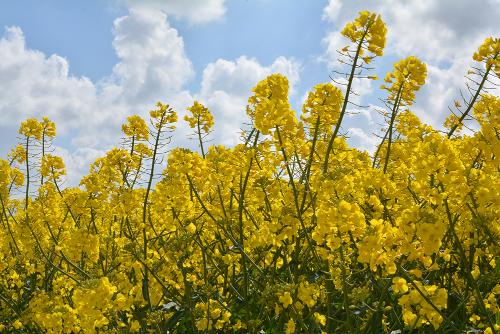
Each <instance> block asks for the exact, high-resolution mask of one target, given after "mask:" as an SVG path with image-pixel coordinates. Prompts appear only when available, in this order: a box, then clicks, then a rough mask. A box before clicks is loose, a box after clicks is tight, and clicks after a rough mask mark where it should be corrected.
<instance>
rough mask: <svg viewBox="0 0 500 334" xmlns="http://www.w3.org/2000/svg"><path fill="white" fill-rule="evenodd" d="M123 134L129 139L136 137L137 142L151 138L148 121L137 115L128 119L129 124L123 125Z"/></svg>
mask: <svg viewBox="0 0 500 334" xmlns="http://www.w3.org/2000/svg"><path fill="white" fill-rule="evenodd" d="M122 132H123V133H124V134H125V135H126V136H127V137H130V138H132V137H134V139H135V140H147V139H148V138H149V130H148V126H147V124H146V121H144V119H143V118H142V117H140V116H137V115H133V116H129V117H127V123H125V124H123V125H122Z"/></svg>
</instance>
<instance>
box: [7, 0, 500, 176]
mask: <svg viewBox="0 0 500 334" xmlns="http://www.w3.org/2000/svg"><path fill="white" fill-rule="evenodd" d="M499 8H500V2H499V1H498V0H479V1H473V0H469V1H465V0H441V1H437V0H407V1H396V0H376V1H375V0H373V1H370V0H363V1H361V0H350V1H347V0H345V1H342V0H329V1H327V0H321V1H320V0H293V1H290V0H227V1H225V0H141V1H139V0H109V1H105V0H88V1H78V2H77V1H63V0H46V1H36V0H17V1H2V2H0V29H2V30H0V57H1V59H4V61H3V65H1V64H0V83H1V84H2V87H5V88H6V89H3V90H2V91H3V92H0V155H1V156H2V157H5V156H6V154H7V153H8V150H9V148H11V147H13V146H14V145H15V144H16V130H17V127H18V125H19V122H20V121H21V120H23V119H25V118H28V117H41V116H43V115H48V116H49V117H51V118H52V119H54V120H55V121H56V122H57V125H58V128H59V136H58V139H57V140H56V142H55V148H56V151H57V153H59V154H61V155H63V157H64V158H65V160H66V163H67V165H68V169H69V173H73V174H74V176H73V179H72V180H70V181H71V182H76V180H77V178H78V177H79V176H81V175H82V174H84V173H85V172H86V171H87V169H88V167H87V166H88V163H89V162H90V161H92V160H93V159H95V158H96V157H97V156H99V155H101V154H103V153H104V151H105V150H106V149H109V148H110V147H112V146H113V145H116V144H118V143H119V136H120V133H119V129H120V124H121V123H122V122H123V121H124V119H125V118H126V116H128V115H130V114H141V115H146V114H147V111H148V110H149V109H150V108H151V107H152V106H153V103H154V102H155V101H156V100H161V101H163V102H167V103H171V104H172V105H173V106H174V107H175V108H176V109H177V111H178V113H179V114H180V115H182V114H183V113H184V112H185V108H186V107H187V106H188V105H190V104H191V103H192V101H193V100H194V99H199V100H201V101H202V102H204V103H205V104H207V105H208V106H209V107H210V109H211V110H212V112H213V113H214V115H215V119H216V123H217V126H216V129H215V133H214V135H213V139H214V142H220V143H224V144H227V145H231V144H234V143H235V142H236V140H237V136H234V135H231V133H233V132H235V131H237V130H238V128H239V124H240V123H241V122H244V121H245V119H246V117H245V111H244V105H245V101H246V99H247V98H248V95H249V94H250V88H251V87H252V86H254V85H255V83H256V82H257V81H258V80H260V79H262V78H263V77H265V76H266V75H268V74H270V73H273V72H276V71H278V72H282V73H284V74H286V75H288V77H289V79H290V82H291V86H292V90H291V96H290V98H291V102H292V105H293V107H294V108H296V109H297V110H300V105H301V100H302V99H303V97H304V95H305V94H306V93H307V91H308V90H309V89H312V87H313V86H314V85H315V84H316V83H320V82H326V81H328V80H329V75H330V74H332V70H333V69H340V68H339V67H338V66H339V64H338V63H337V62H336V53H335V49H337V48H339V47H342V46H344V45H347V41H346V40H345V39H343V38H342V37H341V35H340V33H339V30H341V28H342V27H343V25H344V24H345V23H346V22H347V21H350V20H352V19H353V18H355V17H356V15H357V12H358V11H359V10H363V9H368V10H372V11H376V12H378V13H380V14H381V15H382V18H383V20H384V21H385V22H386V23H387V25H388V29H389V34H388V43H387V48H386V51H385V55H384V56H383V57H382V58H380V59H378V60H377V61H376V62H375V64H374V65H375V66H376V70H375V71H374V73H375V74H378V75H379V77H382V78H383V76H384V74H385V72H386V71H388V70H390V69H391V66H392V63H393V62H394V61H396V60H398V59H400V58H403V57H406V56H410V55H414V56H417V57H420V58H421V59H422V60H424V61H425V62H426V63H427V65H428V68H429V77H428V84H427V86H426V87H425V88H424V89H422V90H421V91H420V92H419V94H418V95H417V101H416V105H415V107H414V108H413V110H414V111H415V112H416V113H417V114H418V115H419V116H420V117H421V118H422V119H423V120H424V121H425V122H427V123H430V124H431V125H433V126H435V127H439V126H440V124H442V121H443V119H444V118H445V117H446V116H447V111H446V110H447V106H448V105H450V104H452V103H453V100H454V99H455V98H457V97H458V96H459V89H460V87H463V76H464V75H465V73H466V72H467V67H468V66H470V64H471V55H472V53H473V52H474V50H475V49H476V48H477V46H478V45H479V44H480V43H481V42H482V40H484V38H485V37H487V36H492V35H493V36H496V37H498V36H499V25H498V23H497V22H496V21H497V19H498V17H500V10H499ZM379 85H380V82H369V81H360V82H357V83H355V87H354V89H355V90H356V91H358V92H359V93H362V94H363V97H361V98H360V99H359V100H358V101H357V102H359V103H362V104H366V105H370V106H371V107H370V108H367V109H363V110H360V111H359V112H360V114H358V115H356V116H352V117H348V119H347V120H346V123H345V125H344V128H345V129H344V130H345V131H347V132H348V133H349V135H350V137H351V139H350V142H351V143H352V144H353V145H356V146H358V147H360V148H362V149H368V150H369V149H372V148H373V146H374V144H375V143H376V142H377V138H376V137H375V136H373V133H374V132H377V131H378V130H379V129H380V126H379V125H378V124H377V123H378V122H379V121H380V120H379V119H378V118H377V113H376V112H375V109H376V106H377V105H379V104H380V103H377V99H378V98H379V97H383V95H382V93H381V92H380V90H379V89H378V87H379ZM187 132H188V130H187V129H186V128H185V127H183V126H180V128H179V131H178V133H177V134H176V140H175V144H177V145H184V146H190V145H191V144H190V143H189V142H188V141H187V139H185V135H186V134H187Z"/></svg>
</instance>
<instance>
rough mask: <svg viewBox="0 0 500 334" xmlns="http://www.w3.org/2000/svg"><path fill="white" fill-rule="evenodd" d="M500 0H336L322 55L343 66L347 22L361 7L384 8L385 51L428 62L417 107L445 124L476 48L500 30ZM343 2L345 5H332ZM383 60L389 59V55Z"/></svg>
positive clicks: (433, 121) (428, 119)
mask: <svg viewBox="0 0 500 334" xmlns="http://www.w3.org/2000/svg"><path fill="white" fill-rule="evenodd" d="M498 3H499V2H498V1H497V0H478V1H465V0H460V1H456V0H442V1H434V0H408V1H404V2H401V1H397V0H379V1H366V2H344V5H343V6H339V5H338V0H330V2H329V4H328V5H327V6H326V7H325V8H324V12H323V15H324V16H326V17H325V19H326V20H328V21H331V22H333V24H332V28H331V30H330V31H328V32H327V34H326V36H325V38H324V39H323V41H322V43H323V45H324V50H325V51H324V54H323V55H322V56H321V57H320V60H321V61H324V62H326V64H327V66H328V68H329V69H330V70H332V69H338V67H339V66H341V65H340V64H339V63H338V61H337V58H338V57H337V56H338V54H337V50H338V49H339V48H341V47H343V46H345V45H346V44H347V43H348V41H347V39H345V38H344V37H343V36H341V34H340V30H341V29H342V28H343V26H344V25H345V23H346V22H348V21H351V20H353V19H354V18H355V17H356V16H357V15H358V11H360V10H370V11H373V12H376V13H379V14H381V16H382V19H383V20H384V22H386V24H387V27H388V35H387V47H386V49H385V57H387V56H392V57H394V56H395V57H398V58H403V57H408V56H417V57H419V58H421V59H422V60H423V61H425V62H426V63H427V65H428V79H427V84H426V85H425V86H424V87H423V88H422V90H421V91H420V92H418V94H417V100H416V104H415V106H414V107H413V109H414V110H415V112H416V113H417V115H418V116H420V117H422V120H423V121H425V122H427V123H429V124H431V125H433V126H435V127H441V124H442V121H443V120H444V118H445V117H446V116H447V115H448V114H449V111H448V105H450V104H452V103H453V100H454V99H456V98H458V97H459V89H460V88H463V86H464V78H463V76H464V75H465V74H466V72H467V70H468V67H469V65H470V64H471V61H472V60H471V58H472V54H473V53H474V51H475V50H476V49H477V48H478V47H479V45H480V44H481V43H482V41H483V40H484V38H486V37H487V36H498V35H499V34H500V26H499V25H498V17H500V6H498ZM337 7H340V11H338V12H337V11H335V10H333V11H331V8H337ZM330 11H331V14H330ZM378 64H384V58H381V59H380V60H379V62H378ZM385 65H389V64H387V63H385ZM388 67H389V68H390V65H389V66H388ZM354 88H356V85H354Z"/></svg>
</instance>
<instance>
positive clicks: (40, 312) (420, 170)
mask: <svg viewBox="0 0 500 334" xmlns="http://www.w3.org/2000/svg"><path fill="white" fill-rule="evenodd" d="M386 31H387V29H386V26H385V24H384V22H383V21H382V19H381V18H380V16H378V15H376V14H373V13H369V12H361V13H360V14H359V17H358V18H356V19H355V20H354V21H353V22H351V23H348V24H347V25H346V26H345V28H344V29H343V31H342V34H343V35H344V36H345V37H346V38H347V42H346V44H348V45H347V46H346V47H345V48H343V49H341V50H339V52H340V53H341V54H342V56H343V59H344V63H345V64H344V65H345V66H346V67H347V72H346V73H347V79H348V80H347V87H346V89H345V91H342V90H340V89H339V88H338V87H336V86H335V85H333V84H331V83H325V84H319V85H317V86H315V87H314V89H313V90H312V91H311V92H310V93H309V95H308V96H307V99H306V101H305V103H304V105H303V108H302V112H301V114H300V117H297V114H296V112H295V111H294V110H292V109H291V107H290V104H289V101H288V81H287V78H286V77H284V76H282V75H279V74H274V75H271V76H269V77H267V78H266V79H265V80H263V81H261V82H259V83H258V84H257V85H256V86H255V87H254V89H253V95H252V96H251V97H250V98H249V100H248V106H247V114H248V116H249V118H250V120H251V124H252V125H251V128H249V129H248V130H247V131H246V132H244V133H243V136H242V137H243V138H242V141H241V144H239V145H237V146H235V147H232V148H227V147H223V146H210V147H208V146H207V145H206V138H207V135H208V134H209V133H210V130H211V127H212V126H213V124H214V119H213V117H212V115H211V114H210V111H209V110H208V109H207V108H205V107H204V106H203V105H201V104H200V103H198V102H194V104H193V106H192V107H191V108H189V112H190V113H189V115H190V116H188V117H186V118H185V121H187V122H188V123H189V126H190V127H191V128H192V129H193V131H194V133H195V134H196V139H197V141H198V145H199V148H200V150H199V152H193V151H190V150H187V149H181V148H171V147H169V146H168V143H169V138H170V137H171V136H172V135H173V131H174V129H175V124H176V122H177V121H178V120H177V115H176V113H175V111H174V110H173V109H172V108H171V107H170V106H169V105H165V104H162V103H160V102H159V103H158V104H157V106H156V108H155V109H154V110H153V111H151V113H150V120H149V121H150V123H148V122H147V121H145V120H144V119H142V118H140V117H139V116H132V117H129V118H128V120H127V122H126V124H124V125H123V127H122V130H123V144H122V146H121V147H120V148H114V149H112V150H111V151H109V152H108V153H107V154H106V155H105V156H104V157H102V158H99V159H97V160H96V161H95V162H94V163H93V164H92V165H91V166H90V171H89V174H88V175H87V176H85V177H83V178H82V180H81V183H80V186H79V187H74V188H64V187H63V186H62V182H63V180H64V177H65V166H64V163H63V161H62V159H61V158H60V157H58V156H54V155H52V154H51V153H50V151H49V150H48V147H49V146H50V144H51V141H52V139H53V138H54V136H55V134H56V127H55V124H54V123H53V122H51V121H50V120H49V119H47V118H44V119H42V120H41V121H39V120H36V119H28V120H26V121H25V122H23V123H22V124H21V127H20V129H19V134H20V136H21V141H20V143H19V145H18V146H17V147H16V148H15V149H13V150H12V152H11V154H10V155H9V157H8V159H7V160H0V204H1V206H0V214H1V216H0V248H1V251H0V331H1V332H5V333H166V332H167V331H168V332H170V333H194V332H203V333H287V334H291V333H322V332H324V333H388V332H393V333H421V332H424V333H431V332H437V333H466V332H471V333H472V332H474V333H475V332H479V333H495V332H498V331H499V330H500V316H499V306H498V302H499V294H500V284H499V278H500V273H499V269H500V268H499V266H500V261H499V256H498V255H499V247H498V236H499V233H500V224H499V217H500V193H499V191H500V177H499V168H500V165H499V160H498V158H497V157H498V156H499V155H500V146H499V139H500V133H499V127H500V99H499V98H498V97H497V96H495V95H492V93H491V92H492V91H491V90H489V89H488V87H491V86H492V85H494V84H495V80H496V79H498V77H499V74H500V59H499V57H498V56H499V52H500V39H498V38H488V39H486V40H485V41H484V43H483V44H482V45H481V46H479V49H478V51H477V52H476V53H475V54H474V55H473V59H474V60H475V62H476V63H475V66H474V67H473V68H471V69H470V70H469V73H468V79H469V92H468V93H470V95H467V96H463V101H461V102H459V101H457V102H455V109H454V110H455V113H453V114H451V115H450V117H449V118H448V119H447V120H446V124H445V128H446V129H447V130H446V131H438V130H435V129H433V128H432V127H430V126H427V125H425V124H423V123H421V122H420V120H419V119H418V118H417V117H416V116H415V115H414V114H413V113H412V111H411V106H412V103H413V101H414V99H415V92H416V91H418V90H419V88H420V87H421V86H422V85H424V84H425V80H426V74H427V69H426V65H425V64H424V63H423V62H421V61H420V60H419V59H417V58H415V57H408V58H406V59H402V60H400V61H398V62H397V63H395V64H394V68H393V70H392V71H391V72H390V73H388V74H387V76H386V78H385V80H384V84H383V85H382V86H381V89H382V91H383V94H384V96H385V101H384V102H385V105H386V109H385V110H386V113H385V115H384V116H385V118H386V121H387V124H386V127H385V128H384V129H383V136H381V141H380V144H379V145H378V147H377V149H376V151H375V152H374V154H373V156H370V155H369V154H368V153H367V152H363V151H360V150H357V149H355V148H352V147H349V146H348V145H347V144H346V138H345V135H344V134H343V133H342V130H341V125H342V120H343V118H344V116H345V115H346V112H347V110H348V103H349V99H350V97H351V98H352V96H351V94H352V85H353V83H354V82H355V80H354V79H356V78H360V77H368V78H370V79H374V80H376V79H377V78H375V77H374V76H371V75H370V68H369V64H370V62H371V61H372V60H373V59H374V58H375V57H379V56H382V54H383V50H384V46H385V39H386ZM148 124H150V125H148ZM468 124H472V128H471V129H469V130H466V131H465V129H463V127H464V126H466V125H468ZM382 137H383V138H382ZM167 150H168V151H169V154H168V157H165V158H166V159H168V165H167V167H166V169H164V170H163V171H161V170H159V169H160V168H161V167H160V162H161V161H162V160H163V158H164V152H166V151H167ZM16 191H17V192H16ZM19 192H20V193H22V194H23V196H22V197H20V196H15V195H14V193H17V194H18V193H19Z"/></svg>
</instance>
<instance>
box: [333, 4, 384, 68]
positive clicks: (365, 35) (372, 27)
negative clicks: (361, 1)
mask: <svg viewBox="0 0 500 334" xmlns="http://www.w3.org/2000/svg"><path fill="white" fill-rule="evenodd" d="M386 34H387V27H386V26H385V23H384V21H382V18H381V17H380V15H377V14H376V13H371V12H369V11H361V12H359V15H358V17H357V18H356V19H355V20H354V21H352V22H349V23H347V24H346V25H345V27H344V28H343V29H342V35H344V36H345V37H347V38H349V39H350V40H351V41H352V42H353V43H359V44H361V45H362V46H365V47H366V49H367V50H368V51H369V52H371V53H373V54H374V55H376V56H381V55H382V54H383V53H384V47H385V36H386ZM363 51H364V49H363V48H360V55H363V53H364V52H363ZM369 59H371V58H369Z"/></svg>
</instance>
